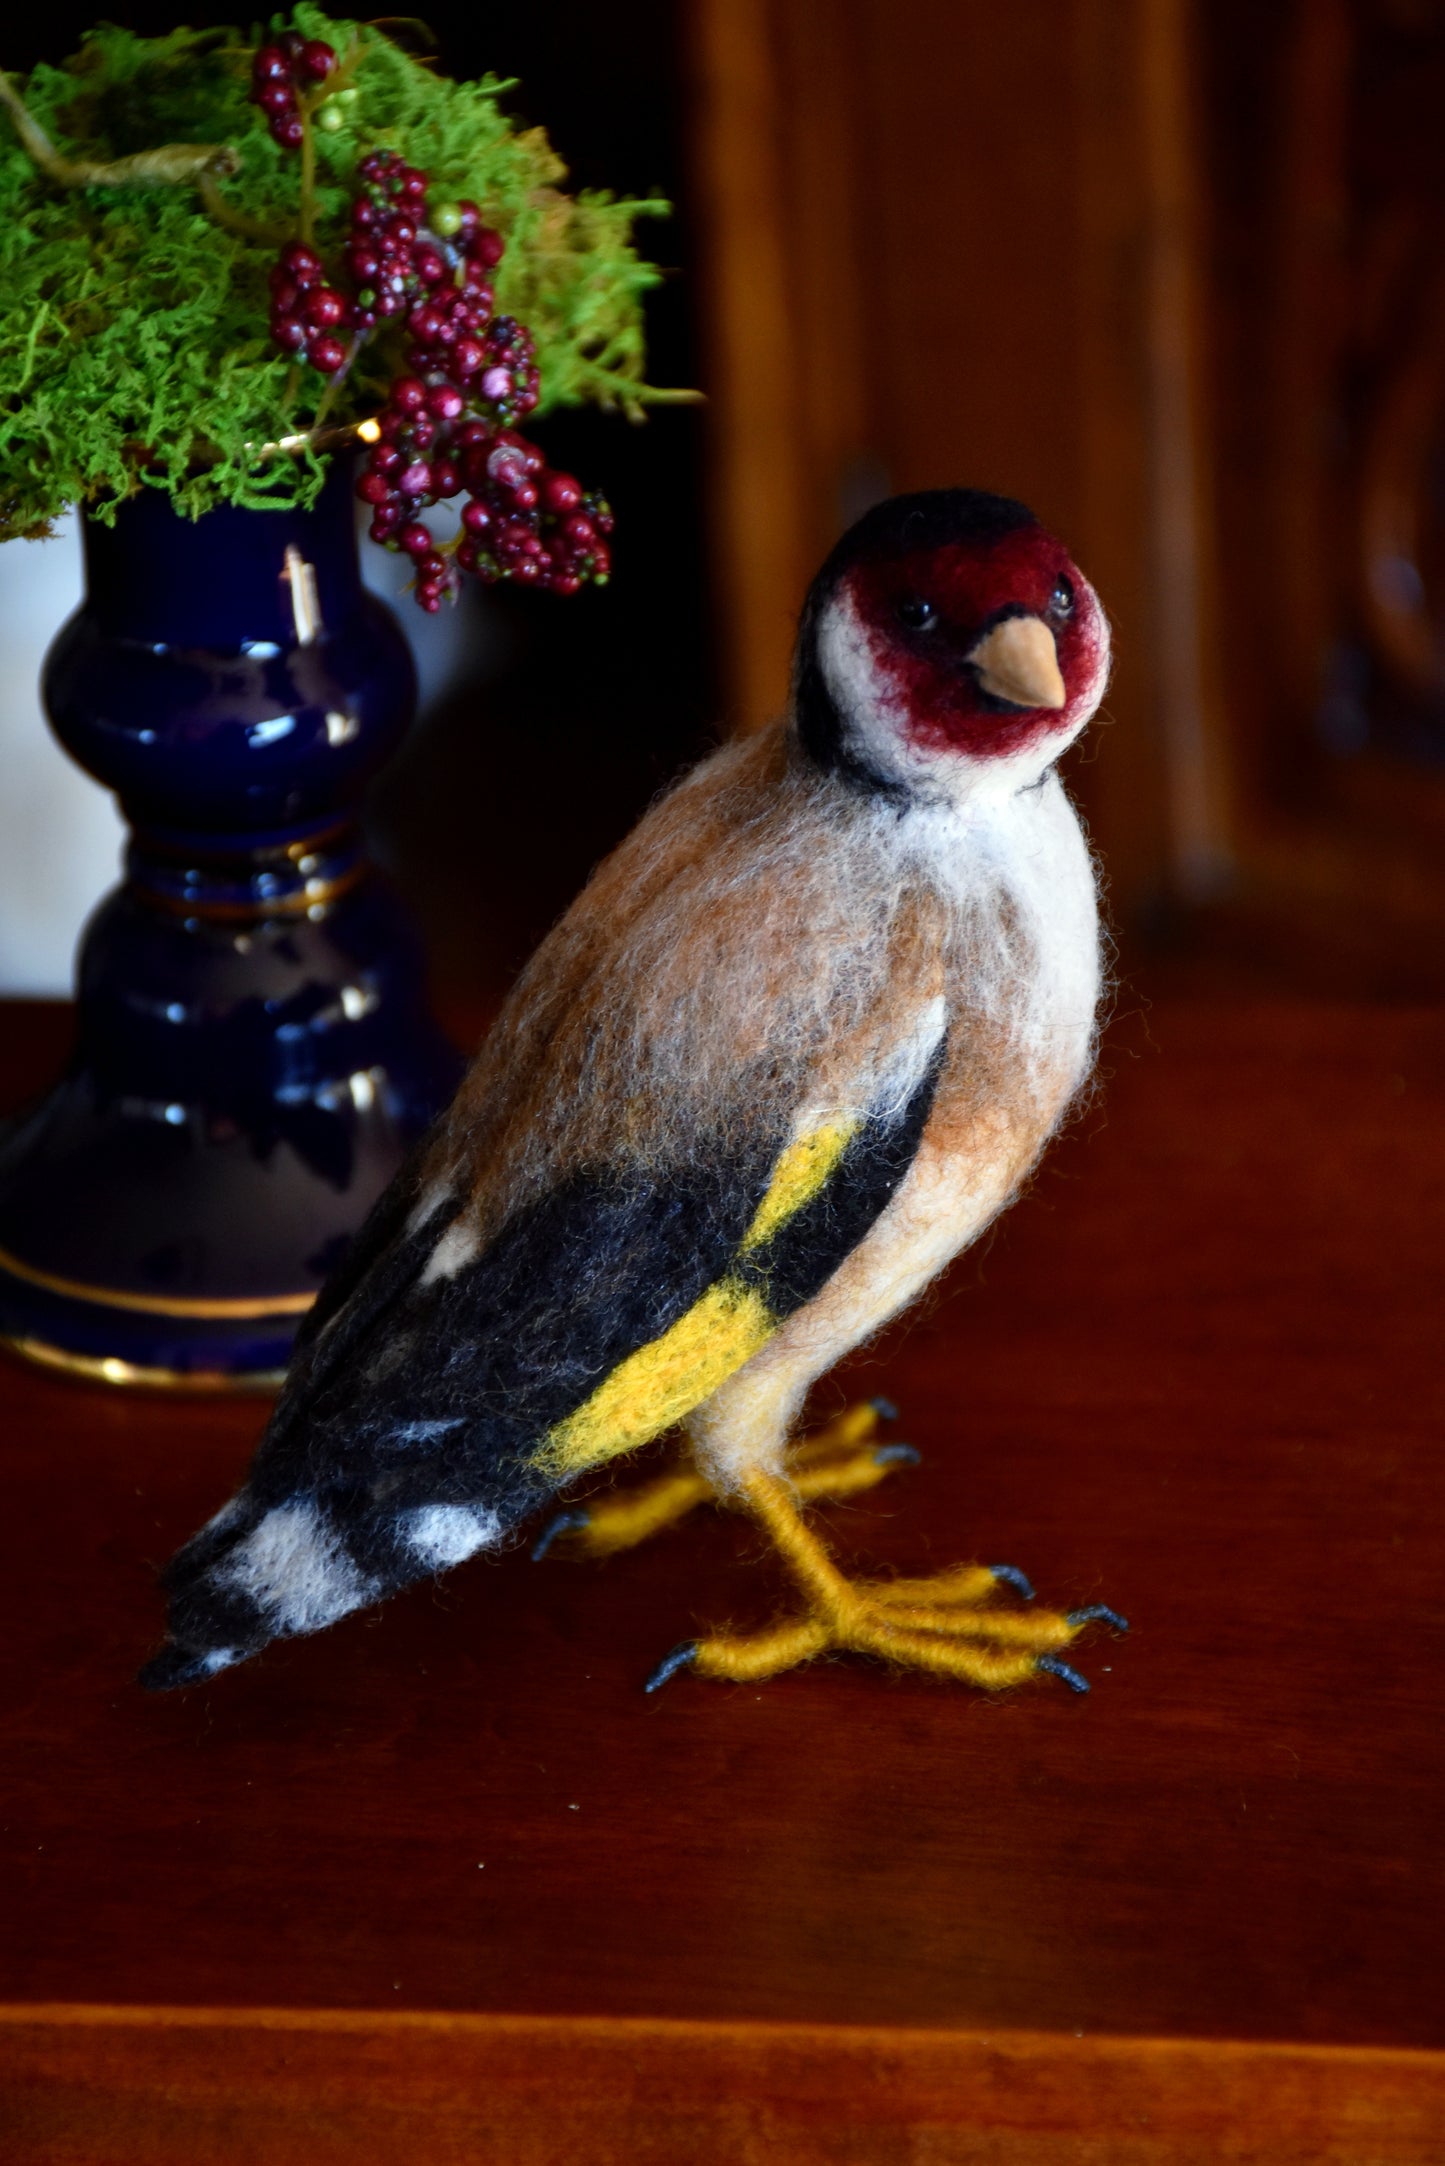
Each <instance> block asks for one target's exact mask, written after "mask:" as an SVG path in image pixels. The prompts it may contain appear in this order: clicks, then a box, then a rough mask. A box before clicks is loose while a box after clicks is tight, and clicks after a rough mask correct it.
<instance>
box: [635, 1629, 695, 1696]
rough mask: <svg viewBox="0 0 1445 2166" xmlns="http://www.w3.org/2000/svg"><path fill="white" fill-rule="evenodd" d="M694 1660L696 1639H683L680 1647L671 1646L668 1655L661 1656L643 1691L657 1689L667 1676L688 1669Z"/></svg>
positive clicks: (672, 1675)
mask: <svg viewBox="0 0 1445 2166" xmlns="http://www.w3.org/2000/svg"><path fill="white" fill-rule="evenodd" d="M696 1660H697V1641H696V1640H684V1641H683V1642H682V1644H681V1646H680V1647H674V1648H673V1650H672V1653H671V1654H670V1655H664V1656H663V1658H662V1660H661V1661H660V1662H659V1663H658V1665H657V1668H656V1669H655V1670H654V1671H653V1673H652V1675H651V1676H650V1677H649V1678H648V1680H647V1683H646V1684H645V1685H644V1686H643V1688H642V1689H643V1691H644V1692H656V1691H658V1690H659V1689H660V1687H661V1686H663V1685H665V1684H666V1683H667V1680H668V1678H669V1677H676V1675H677V1673H678V1671H679V1670H690V1669H691V1668H692V1665H693V1663H694V1662H695V1661H696Z"/></svg>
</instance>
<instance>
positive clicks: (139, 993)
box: [0, 459, 458, 1389]
mask: <svg viewBox="0 0 1445 2166" xmlns="http://www.w3.org/2000/svg"><path fill="white" fill-rule="evenodd" d="M85 562H86V598H85V601H84V602H83V604H82V606H81V607H80V609H79V610H78V611H77V612H76V614H75V615H74V616H73V617H72V618H71V619H70V621H69V623H68V624H66V626H65V627H64V629H63V630H62V631H61V633H60V634H59V636H58V638H57V639H56V641H55V644H54V646H53V647H52V649H51V651H50V654H49V656H48V658H47V662H46V667H45V673H44V680H43V689H44V695H45V701H46V705H47V708H48V710H49V714H50V717H51V721H52V723H53V726H54V728H55V732H56V734H57V736H58V737H59V739H60V741H61V743H62V744H63V745H64V746H65V748H66V750H67V751H68V752H69V753H70V754H71V755H72V756H73V757H74V758H75V759H76V760H78V761H79V762H80V764H81V765H82V766H83V767H85V768H86V769H87V770H88V771H89V773H91V774H92V775H94V776H95V777H96V779H97V780H98V781H100V782H103V783H105V784H106V785H107V786H108V787H109V788H110V789H113V790H114V791H115V792H116V793H117V795H118V797H119V799H120V804H121V808H122V811H123V812H124V814H125V817H126V820H127V821H128V823H129V825H130V827H131V830H132V834H131V838H130V842H129V847H128V852H127V859H126V877H125V879H124V880H123V881H122V883H121V885H120V886H119V887H117V888H116V889H114V890H113V891H112V893H111V894H110V895H109V896H108V897H107V898H106V900H105V901H104V902H103V903H101V905H100V906H99V908H98V909H97V911H96V913H95V915H94V917H93V918H92V919H91V922H90V924H89V926H88V927H87V929H86V932H85V936H84V939H83V942H82V945H81V949H80V955H79V962H78V1017H79V1033H78V1043H77V1049H76V1053H75V1057H74V1060H73V1062H72V1065H71V1068H70V1071H69V1073H68V1074H67V1075H66V1077H65V1078H64V1080H63V1081H62V1082H61V1083H60V1084H59V1085H58V1086H57V1088H56V1089H55V1090H54V1091H52V1092H51V1093H50V1095H49V1096H48V1097H47V1098H46V1099H45V1100H44V1101H43V1102H42V1103H41V1104H40V1105H39V1106H37V1107H36V1108H34V1109H33V1110H32V1111H30V1112H29V1113H28V1114H26V1115H23V1116H22V1117H20V1118H19V1119H18V1120H15V1121H12V1122H11V1123H10V1124H9V1125H8V1127H7V1128H5V1129H4V1130H3V1131H0V1336H3V1337H4V1338H5V1339H6V1340H7V1341H8V1342H9V1343H10V1344H11V1345H12V1346H13V1347H14V1348H15V1349H16V1350H18V1351H19V1352H21V1353H23V1354H28V1355H30V1356H31V1357H32V1358H34V1359H36V1360H40V1361H46V1362H50V1363H52V1364H56V1365H59V1366H62V1367H65V1368H69V1369H72V1370H75V1371H77V1372H79V1373H82V1374H88V1375H92V1376H95V1377H98V1378H102V1379H104V1380H106V1381H110V1382H116V1383H142V1384H147V1383H150V1384H159V1383H177V1384H182V1385H189V1386H193V1387H198V1388H199V1387H205V1386H211V1387H213V1388H215V1387H220V1388H232V1389H238V1388H244V1387H245V1386H246V1385H248V1384H261V1383H264V1382H266V1381H268V1380H270V1379H271V1378H273V1377H274V1375H275V1374H276V1372H277V1371H279V1370H280V1369H281V1368H283V1367H284V1365H285V1362H286V1358H287V1353H288V1349H289V1346H290V1342H291V1338H292V1336H293V1334H294V1332H295V1330H296V1326H297V1323H298V1321H299V1319H300V1318H301V1316H302V1315H303V1314H304V1313H305V1311H306V1309H307V1308H308V1307H309V1306H310V1304H311V1302H312V1301H313V1300H314V1298H315V1296H316V1293H317V1291H318V1289H319V1287H320V1285H321V1282H322V1280H323V1279H324V1278H325V1277H326V1276H327V1274H328V1272H329V1271H330V1270H331V1269H332V1267H333V1266H334V1265H335V1264H336V1263H337V1262H338V1260H339V1259H340V1257H341V1256H342V1254H343V1253H344V1251H345V1249H346V1246H347V1243H348V1241H349V1240H350V1238H351V1236H352V1235H353V1234H354V1232H355V1231H356V1228H357V1227H358V1226H359V1224H360V1223H361V1220H362V1218H363V1217H364V1216H365V1214H366V1212H367V1210H368V1209H369V1207H370V1205H371V1204H372V1202H373V1201H374V1199H375V1198H376V1196H377V1195H378V1194H379V1193H380V1191H381V1189H382V1188H383V1187H385V1185H386V1183H387V1182H388V1181H389V1180H390V1178H391V1176H392V1175H393V1173H395V1171H396V1169H397V1167H398V1165H399V1164H400V1162H401V1159H402V1157H403V1156H404V1155H405V1153H406V1151H407V1149H408V1148H409V1147H410V1145H411V1143H412V1142H413V1141H414V1140H415V1138H416V1137H417V1136H418V1135H419V1134H420V1133H421V1132H422V1131H423V1130H424V1129H425V1128H426V1126H427V1125H428V1123H429V1122H430V1120H431V1119H432V1118H433V1116H434V1115H435V1113H436V1112H437V1111H438V1109H439V1107H440V1106H441V1105H442V1104H443V1103H444V1102H445V1100H446V1099H447V1097H448V1096H449V1095H450V1093H451V1090H452V1089H453V1087H454V1085H455V1083H456V1079H457V1071H458V1063H457V1059H456V1056H455V1054H454V1053H453V1052H452V1050H451V1048H450V1047H449V1046H448V1044H447V1043H446V1041H445V1039H444V1038H443V1037H442V1036H441V1034H440V1032H439V1031H438V1029H437V1027H436V1025H435V1024H434V1023H433V1022H432V1021H431V1020H430V1019H429V1017H428V1015H427V1013H426V1010H425V1007H424V1004H423V995H422V968H421V958H420V955H419V952H418V947H417V943H416V940H415V937H414V935H413V934H412V932H411V930H410V928H409V926H408V924H407V922H406V920H405V918H404V916H403V914H402V911H401V909H400V906H399V904H398V903H397V902H396V901H395V899H394V898H393V897H392V895H391V894H390V892H389V891H388V889H387V888H386V886H385V885H384V883H383V882H382V881H381V880H380V878H379V877H378V876H377V875H376V874H375V873H374V872H373V870H372V869H371V868H370V866H369V865H368V863H367V860H366V857H365V853H364V849H363V845H362V841H361V835H360V830H359V826H358V813H359V806H360V799H361V795H362V791H363V789H364V787H365V785H366V783H367V780H368V778H369V777H370V776H371V775H372V774H373V773H374V771H375V770H376V768H377V767H378V766H379V765H380V764H381V762H382V761H383V760H385V759H386V757H387V755H388V754H389V753H390V752H391V751H392V750H393V748H394V747H395V745H396V744H397V742H398V739H399V738H400V737H401V735H402V733H403V731H404V730H405V729H406V726H407V723H408V721H409V719H410V715H411V709H412V704H413V700H414V696H415V680H414V676H413V671H412V664H411V657H410V654H409V652H408V649H407V645H406V642H405V640H404V638H403V636H402V633H401V631H400V628H399V627H398V625H397V624H396V622H395V620H394V618H393V617H392V615H391V613H390V611H389V610H388V609H387V608H386V607H385V606H384V604H382V603H381V602H379V601H378V600H376V598H375V597H374V596H372V595H371V594H369V593H368V592H367V590H366V588H365V587H364V586H363V584H362V580H361V574H360V567H359V563H358V558H357V546H356V534H355V526H354V522H353V516H352V497H351V476H350V472H349V469H348V463H347V462H346V461H345V460H340V459H339V460H337V461H335V462H334V464H333V468H332V472H331V474H330V476H329V477H328V480H327V484H326V487H325V490H324V492H323V494H322V496H321V498H320V500H319V502H318V503H317V504H316V506H315V507H314V508H313V509H312V510H310V511H274V512H272V511H266V512H256V511H242V510H238V509H223V510H218V511H213V512H210V513H208V514H207V515H206V516H205V517H204V518H202V519H200V520H199V521H189V520H186V519H182V518H179V517H178V516H177V515H176V513H175V512H174V511H173V510H172V509H171V507H170V504H169V502H168V500H167V499H166V498H165V497H164V496H163V495H161V494H160V493H159V492H155V493H152V492H149V491H143V492H142V493H141V494H140V495H138V496H137V497H135V498H134V499H132V500H131V501H130V502H128V503H127V504H125V505H124V506H123V507H122V509H121V511H120V514H119V516H118V518H117V520H116V523H115V525H114V526H113V527H105V526H101V525H99V524H95V523H89V524H87V527H86V533H85Z"/></svg>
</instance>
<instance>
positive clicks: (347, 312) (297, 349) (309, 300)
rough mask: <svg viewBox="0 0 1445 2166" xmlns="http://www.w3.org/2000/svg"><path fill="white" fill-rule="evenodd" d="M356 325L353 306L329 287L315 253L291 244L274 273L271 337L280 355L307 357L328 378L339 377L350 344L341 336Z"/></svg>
mask: <svg viewBox="0 0 1445 2166" xmlns="http://www.w3.org/2000/svg"><path fill="white" fill-rule="evenodd" d="M352 320H353V311H352V308H351V304H350V302H349V301H348V300H347V298H346V296H345V294H343V293H338V292H337V290H336V288H335V286H329V285H328V284H327V283H326V271H325V267H324V265H323V264H322V261H321V258H320V257H319V256H318V255H317V253H316V251H315V249H314V248H308V247H307V245H306V243H305V242H304V241H288V242H287V244H286V246H285V247H284V248H283V249H282V251H281V254H280V257H279V258H278V260H277V263H276V267H275V269H274V270H273V271H272V273H271V336H272V338H273V339H275V341H276V344H277V345H278V346H279V347H280V348H281V351H282V352H283V353H293V354H300V355H304V357H305V358H306V360H308V361H309V362H310V363H311V365H312V367H313V368H318V369H320V371H321V373H322V375H323V376H334V375H335V374H336V371H337V370H338V369H339V368H340V366H341V364H342V362H343V361H344V360H345V359H346V342H345V340H344V339H340V338H338V337H337V335H336V334H337V332H338V331H345V330H348V329H350V327H351V324H352Z"/></svg>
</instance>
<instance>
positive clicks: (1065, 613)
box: [1049, 577, 1074, 621]
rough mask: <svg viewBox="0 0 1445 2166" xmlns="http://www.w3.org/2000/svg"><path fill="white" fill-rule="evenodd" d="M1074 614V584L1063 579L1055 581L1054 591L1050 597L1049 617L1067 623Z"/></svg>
mask: <svg viewBox="0 0 1445 2166" xmlns="http://www.w3.org/2000/svg"><path fill="white" fill-rule="evenodd" d="M1073 614H1074V582H1073V580H1072V579H1064V578H1062V577H1060V578H1058V579H1056V580H1055V581H1054V591H1053V593H1052V594H1051V595H1050V596H1049V615H1050V616H1051V617H1061V618H1063V619H1064V620H1065V621H1067V619H1068V618H1070V617H1071V616H1072V615H1073Z"/></svg>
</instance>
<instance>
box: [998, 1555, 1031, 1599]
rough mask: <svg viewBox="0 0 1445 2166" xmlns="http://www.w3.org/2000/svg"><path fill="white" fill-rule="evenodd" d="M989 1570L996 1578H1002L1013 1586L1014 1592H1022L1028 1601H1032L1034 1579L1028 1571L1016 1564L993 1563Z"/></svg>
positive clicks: (1005, 1583) (1006, 1583) (1007, 1584)
mask: <svg viewBox="0 0 1445 2166" xmlns="http://www.w3.org/2000/svg"><path fill="white" fill-rule="evenodd" d="M989 1570H990V1572H992V1574H993V1576H994V1578H995V1579H1001V1580H1002V1581H1003V1583H1004V1585H1005V1586H1006V1587H1012V1588H1013V1589H1014V1592H1015V1593H1016V1594H1021V1595H1022V1596H1023V1598H1024V1600H1025V1601H1026V1602H1032V1600H1033V1598H1034V1585H1033V1581H1032V1580H1031V1579H1030V1578H1029V1577H1028V1575H1027V1573H1024V1572H1021V1571H1020V1570H1019V1568H1018V1566H1017V1565H1016V1564H991V1565H990V1566H989Z"/></svg>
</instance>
